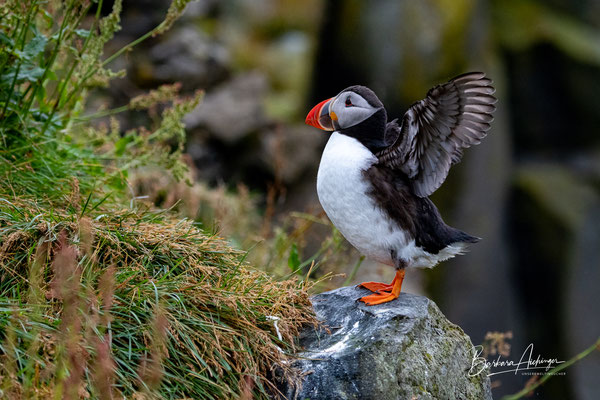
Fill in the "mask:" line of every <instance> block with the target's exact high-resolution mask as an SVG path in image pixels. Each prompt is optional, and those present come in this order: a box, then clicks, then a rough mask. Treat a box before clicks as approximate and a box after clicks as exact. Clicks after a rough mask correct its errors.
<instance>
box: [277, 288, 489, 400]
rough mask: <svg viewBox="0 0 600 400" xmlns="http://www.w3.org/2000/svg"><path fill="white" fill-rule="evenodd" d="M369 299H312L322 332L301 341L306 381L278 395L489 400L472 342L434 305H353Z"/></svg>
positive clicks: (414, 301)
mask: <svg viewBox="0 0 600 400" xmlns="http://www.w3.org/2000/svg"><path fill="white" fill-rule="evenodd" d="M368 293H369V292H368V291H367V290H365V289H358V288H355V287H344V288H340V289H337V290H333V291H331V292H327V293H322V294H319V295H317V296H314V297H313V298H312V302H313V307H314V309H315V312H316V314H317V317H318V318H319V319H320V320H321V321H323V322H324V325H325V327H322V328H320V329H317V330H315V329H309V330H306V331H304V332H303V333H302V334H301V337H300V344H301V345H302V346H303V348H304V351H303V352H302V353H300V354H299V355H298V356H299V360H298V361H296V367H297V368H298V369H299V370H300V373H301V375H302V376H303V377H304V379H303V382H302V384H301V386H299V387H298V386H297V387H294V386H293V385H289V384H288V385H286V386H284V387H282V388H281V389H282V393H283V394H284V395H285V396H286V397H287V398H288V399H302V400H305V399H313V400H314V399H377V400H387V399H394V400H396V399H452V400H455V399H478V400H479V399H491V398H492V395H491V389H490V380H489V378H488V377H487V370H485V369H483V370H481V371H479V370H480V369H481V368H477V367H476V368H472V366H473V362H472V361H473V357H474V351H473V344H472V343H471V340H470V339H469V337H468V336H467V335H466V334H465V333H464V332H463V331H462V329H460V328H459V327H458V326H456V325H454V324H452V323H451V322H449V321H448V320H447V319H446V317H445V316H444V315H443V314H442V312H441V311H440V310H439V308H438V307H437V306H436V305H435V303H434V302H433V301H431V300H429V299H427V298H426V297H422V296H416V295H412V294H408V293H401V294H400V297H399V298H398V299H396V300H394V301H391V302H389V303H385V304H381V305H377V306H366V305H364V304H363V303H361V302H357V301H356V300H357V299H358V298H359V297H361V296H364V295H366V294H368ZM327 330H328V331H329V332H327ZM477 372H479V373H477Z"/></svg>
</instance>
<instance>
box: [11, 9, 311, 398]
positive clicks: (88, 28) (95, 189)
mask: <svg viewBox="0 0 600 400" xmlns="http://www.w3.org/2000/svg"><path fill="white" fill-rule="evenodd" d="M186 3H187V1H179V0H176V1H174V2H173V4H172V6H171V8H170V9H169V10H168V12H167V19H166V22H163V23H161V24H159V25H158V26H157V27H156V28H155V29H153V30H151V31H150V32H148V33H147V34H146V35H144V36H142V37H141V38H140V39H138V40H136V41H134V42H132V43H131V44H129V45H127V46H125V47H124V48H122V49H121V50H118V51H117V52H115V53H114V54H112V55H110V56H108V57H105V58H104V60H102V58H103V57H104V56H103V51H104V45H105V44H106V43H107V42H108V41H109V40H110V38H111V37H112V35H113V34H114V32H116V31H117V30H118V29H119V24H120V18H119V14H120V10H121V2H120V0H117V1H115V2H114V3H113V4H112V11H109V10H106V9H104V8H106V7H104V8H103V2H102V0H97V1H93V0H92V1H89V0H69V1H65V2H60V1H40V0H28V1H16V0H8V1H6V2H3V3H2V4H1V5H0V177H1V178H0V391H1V393H0V397H2V398H55V399H59V398H65V399H74V398H90V397H91V398H101V399H112V398H121V397H126V398H173V399H179V398H194V399H220V398H235V397H242V398H252V397H254V398H265V397H267V396H268V395H269V393H270V391H271V392H272V390H274V386H273V384H272V383H271V378H272V376H273V373H274V371H275V370H277V374H278V375H280V374H282V373H283V375H285V376H287V377H288V378H290V377H292V374H293V371H292V369H291V368H290V366H289V365H290V364H289V363H287V362H286V359H287V357H288V356H287V354H289V353H290V351H292V350H293V337H294V335H296V334H297V332H298V329H299V328H300V327H301V326H302V324H305V323H312V322H313V321H314V320H313V316H312V313H311V311H310V303H309V301H308V297H307V294H306V288H305V287H304V284H303V283H302V282H298V281H296V280H293V281H275V280H273V279H272V278H270V277H269V276H268V275H266V274H265V273H263V272H259V271H257V270H254V269H253V268H251V267H250V266H248V265H247V264H246V263H245V261H244V260H245V258H244V253H241V252H239V251H237V250H234V249H232V248H231V247H229V246H228V245H227V244H226V242H224V241H223V240H221V239H220V238H218V237H217V236H215V235H213V234H208V233H206V232H205V231H203V230H202V229H201V228H200V227H199V226H198V225H197V224H195V223H194V222H193V221H189V220H185V219H179V218H177V217H176V216H175V215H174V214H173V213H171V212H169V211H168V210H167V211H157V210H154V209H151V208H148V207H145V206H144V204H141V203H140V202H139V199H136V198H135V197H134V196H133V195H132V194H131V193H132V192H133V191H132V189H131V186H130V184H129V181H128V174H129V173H130V171H131V170H132V169H134V168H138V167H141V166H145V165H153V166H155V167H159V168H163V169H166V170H168V171H170V172H171V174H172V175H173V176H174V177H175V178H182V177H183V176H184V173H185V169H186V167H185V164H184V163H183V162H182V161H181V153H182V150H183V139H184V138H185V130H184V126H183V123H182V122H181V119H182V117H183V115H185V114H186V113H187V112H189V110H190V109H191V108H192V107H194V106H195V105H196V104H198V102H199V101H200V99H201V96H202V93H197V94H196V95H194V96H192V97H191V98H189V99H180V98H178V97H177V91H178V86H177V85H170V86H164V87H162V88H159V89H157V90H155V91H152V92H150V93H149V94H148V95H145V96H141V97H136V98H134V99H133V100H132V102H131V103H130V104H127V105H124V106H122V107H119V108H116V109H103V108H100V109H96V110H90V108H89V107H88V106H87V100H88V97H89V95H90V93H93V92H94V89H95V88H97V87H99V86H100V87H102V86H106V85H108V84H109V82H110V80H111V79H113V78H116V77H119V76H122V74H123V73H124V72H114V71H111V70H110V69H108V64H109V63H110V62H111V61H112V60H114V59H116V58H117V57H118V56H119V55H120V54H123V53H124V52H126V51H127V50H128V49H130V48H131V47H132V46H133V45H135V44H137V43H139V42H141V41H143V40H144V39H146V38H148V37H151V36H153V35H155V34H160V33H162V32H163V31H165V30H166V29H167V28H168V27H169V26H171V24H172V23H173V21H174V19H176V17H177V16H178V15H179V14H181V12H182V10H183V8H184V7H185V4H186ZM102 15H106V16H105V17H102ZM126 110H151V111H152V112H150V113H149V115H150V117H149V120H150V121H151V122H150V126H148V127H146V126H141V127H139V128H136V129H132V130H129V131H127V132H122V131H121V129H120V126H119V123H118V121H117V119H116V118H114V115H115V114H117V113H119V112H122V111H126ZM152 116H159V117H158V118H152Z"/></svg>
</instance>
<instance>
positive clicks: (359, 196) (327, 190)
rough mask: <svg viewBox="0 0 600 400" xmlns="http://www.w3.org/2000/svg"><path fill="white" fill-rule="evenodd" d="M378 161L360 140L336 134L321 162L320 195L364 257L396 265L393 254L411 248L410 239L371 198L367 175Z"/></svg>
mask: <svg viewBox="0 0 600 400" xmlns="http://www.w3.org/2000/svg"><path fill="white" fill-rule="evenodd" d="M376 161H377V158H376V157H375V156H374V155H373V153H371V151H369V149H367V148H366V147H365V146H363V145H362V144H361V143H360V142H359V141H358V140H356V139H354V138H351V137H349V136H346V135H342V134H340V133H338V132H334V133H333V134H332V135H331V137H330V138H329V141H328V142H327V146H325V150H324V151H323V156H322V158H321V164H320V165H319V173H318V175H317V193H318V195H319V201H320V202H321V205H322V206H323V209H324V210H325V212H326V213H327V216H328V217H329V219H330V220H331V222H333V224H334V225H335V226H336V227H337V228H338V229H339V230H340V232H341V233H342V235H344V237H345V238H346V239H347V240H348V241H349V242H350V243H351V244H352V245H353V246H354V247H356V248H357V249H358V250H359V251H360V252H361V253H363V254H364V255H365V256H367V257H369V258H373V259H374V260H376V261H379V262H382V263H384V264H390V265H393V262H392V259H391V255H390V250H391V249H392V248H394V249H402V248H404V247H405V246H406V245H407V239H406V235H405V234H404V232H403V231H402V230H400V229H399V228H398V227H397V226H396V225H395V224H394V223H393V222H392V221H390V220H389V218H387V217H386V216H385V215H384V214H383V212H382V210H381V209H380V208H379V207H377V205H376V204H375V202H374V201H373V200H372V199H371V197H370V196H368V195H367V192H368V191H369V190H370V189H371V188H370V184H369V183H368V182H367V181H366V180H365V178H364V176H363V171H365V170H366V169H368V168H369V167H370V166H371V165H373V163H375V162H376Z"/></svg>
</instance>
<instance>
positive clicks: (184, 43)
mask: <svg viewBox="0 0 600 400" xmlns="http://www.w3.org/2000/svg"><path fill="white" fill-rule="evenodd" d="M150 56H151V57H152V68H153V70H152V72H151V74H152V77H153V79H156V80H157V81H159V82H182V83H183V85H184V88H198V87H202V88H206V87H210V86H213V85H214V84H216V83H218V82H221V81H223V80H224V79H225V78H226V77H227V76H228V74H229V64H230V61H231V60H230V58H231V57H230V54H229V51H228V50H227V48H226V47H225V46H224V45H222V44H220V43H219V42H218V41H217V40H215V39H213V38H210V37H209V36H208V35H207V34H206V33H204V32H202V31H201V30H200V29H198V28H196V27H194V26H189V25H188V26H183V27H181V28H178V29H175V30H173V31H172V32H171V33H170V34H169V36H168V38H167V40H165V41H164V42H161V43H159V44H157V45H156V46H154V47H153V48H152V49H151V50H150Z"/></svg>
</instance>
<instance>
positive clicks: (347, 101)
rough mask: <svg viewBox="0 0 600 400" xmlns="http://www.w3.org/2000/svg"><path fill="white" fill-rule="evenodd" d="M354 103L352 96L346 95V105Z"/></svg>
mask: <svg viewBox="0 0 600 400" xmlns="http://www.w3.org/2000/svg"><path fill="white" fill-rule="evenodd" d="M351 105H352V100H350V96H348V97H346V107H350V106H351Z"/></svg>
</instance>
